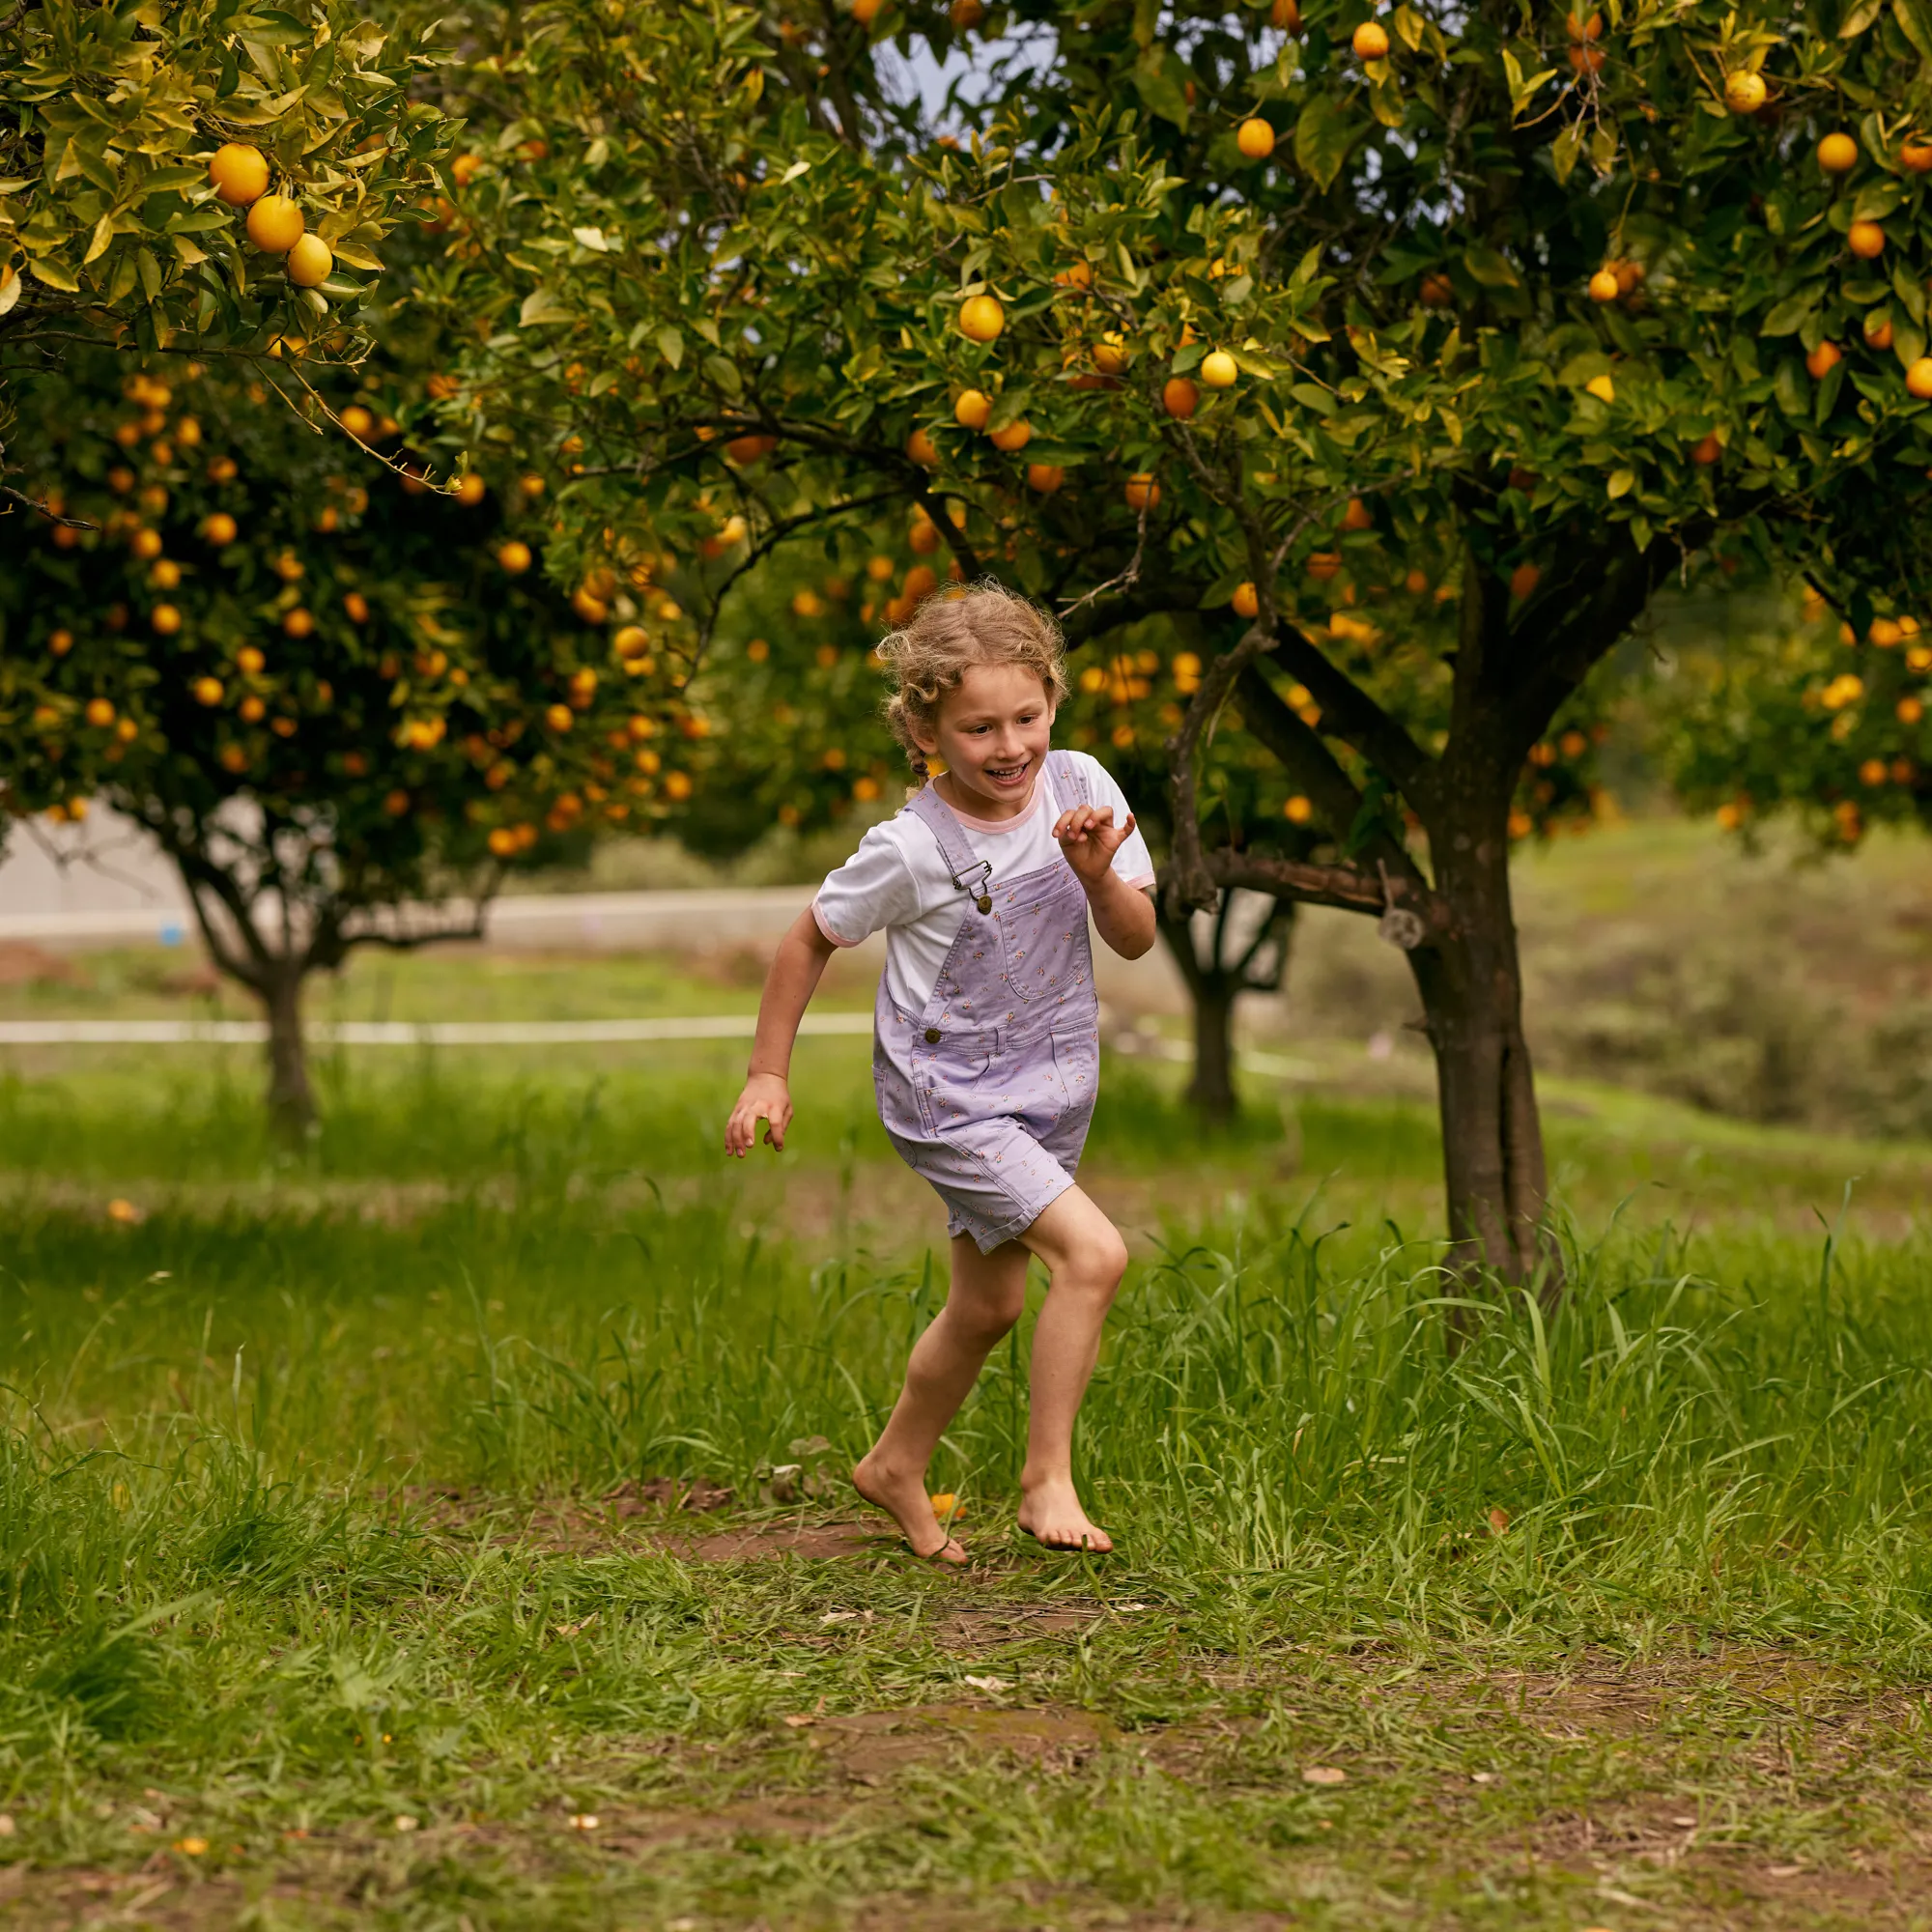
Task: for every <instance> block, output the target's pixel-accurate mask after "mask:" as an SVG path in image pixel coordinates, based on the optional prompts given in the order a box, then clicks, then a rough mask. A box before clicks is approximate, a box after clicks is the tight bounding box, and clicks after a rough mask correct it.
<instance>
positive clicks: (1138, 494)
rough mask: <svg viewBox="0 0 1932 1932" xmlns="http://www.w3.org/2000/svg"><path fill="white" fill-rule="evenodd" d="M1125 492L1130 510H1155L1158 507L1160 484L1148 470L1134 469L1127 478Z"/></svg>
mask: <svg viewBox="0 0 1932 1932" xmlns="http://www.w3.org/2000/svg"><path fill="white" fill-rule="evenodd" d="M1126 494H1127V508H1128V509H1130V510H1157V509H1159V507H1160V485H1159V484H1158V483H1156V482H1155V481H1154V480H1153V476H1152V474H1151V471H1149V470H1146V469H1139V470H1136V471H1135V472H1134V474H1133V475H1131V476H1129V477H1128V478H1127V493H1126Z"/></svg>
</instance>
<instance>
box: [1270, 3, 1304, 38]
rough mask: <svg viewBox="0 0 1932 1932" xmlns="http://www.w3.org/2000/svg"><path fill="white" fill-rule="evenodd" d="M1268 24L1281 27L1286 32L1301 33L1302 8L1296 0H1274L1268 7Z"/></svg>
mask: <svg viewBox="0 0 1932 1932" xmlns="http://www.w3.org/2000/svg"><path fill="white" fill-rule="evenodd" d="M1268 25H1269V26H1271V27H1280V28H1281V29H1282V30H1283V31H1284V32H1286V33H1291V34H1298V33H1300V31H1301V9H1300V8H1299V7H1298V6H1297V5H1296V4H1295V0H1274V5H1273V6H1272V7H1270V8H1269V9H1268Z"/></svg>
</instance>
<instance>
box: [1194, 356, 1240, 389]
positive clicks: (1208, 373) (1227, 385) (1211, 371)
mask: <svg viewBox="0 0 1932 1932" xmlns="http://www.w3.org/2000/svg"><path fill="white" fill-rule="evenodd" d="M1240 374H1241V371H1240V368H1239V366H1238V365H1237V364H1236V361H1235V358H1234V357H1233V356H1232V355H1229V354H1228V352H1227V351H1226V350H1225V349H1216V350H1212V351H1210V352H1209V353H1208V355H1204V356H1203V357H1202V358H1201V380H1202V381H1203V382H1204V383H1206V384H1208V387H1209V388H1210V389H1232V388H1233V387H1234V386H1235V384H1236V382H1237V381H1238V380H1239V379H1240Z"/></svg>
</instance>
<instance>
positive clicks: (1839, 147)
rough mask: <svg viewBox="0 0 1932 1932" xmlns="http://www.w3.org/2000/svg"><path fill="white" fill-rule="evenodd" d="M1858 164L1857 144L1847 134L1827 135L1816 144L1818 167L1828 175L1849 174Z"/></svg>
mask: <svg viewBox="0 0 1932 1932" xmlns="http://www.w3.org/2000/svg"><path fill="white" fill-rule="evenodd" d="M1858 164H1859V144H1858V143H1857V142H1856V141H1855V140H1853V139H1852V137H1851V136H1850V135H1849V134H1827V135H1826V136H1825V138H1824V139H1823V140H1822V141H1820V142H1819V143H1818V165H1819V166H1820V167H1821V168H1823V169H1824V170H1825V172H1826V173H1827V174H1828V175H1844V174H1850V173H1851V171H1852V170H1853V169H1854V168H1855V167H1857V166H1858Z"/></svg>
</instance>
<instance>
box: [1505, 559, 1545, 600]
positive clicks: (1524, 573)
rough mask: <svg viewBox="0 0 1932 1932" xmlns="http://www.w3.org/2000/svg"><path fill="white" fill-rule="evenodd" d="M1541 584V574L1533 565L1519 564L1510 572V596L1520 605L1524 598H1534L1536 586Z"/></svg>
mask: <svg viewBox="0 0 1932 1932" xmlns="http://www.w3.org/2000/svg"><path fill="white" fill-rule="evenodd" d="M1541 582H1543V572H1542V571H1541V570H1540V569H1539V568H1538V567H1537V566H1536V565H1535V564H1533V563H1520V564H1518V565H1517V567H1516V568H1515V569H1514V570H1513V571H1511V572H1510V595H1511V596H1512V597H1514V598H1515V599H1516V600H1517V601H1518V602H1519V603H1520V602H1521V601H1522V600H1523V599H1524V598H1525V597H1530V596H1534V595H1535V592H1536V586H1537V585H1538V584H1539V583H1541Z"/></svg>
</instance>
